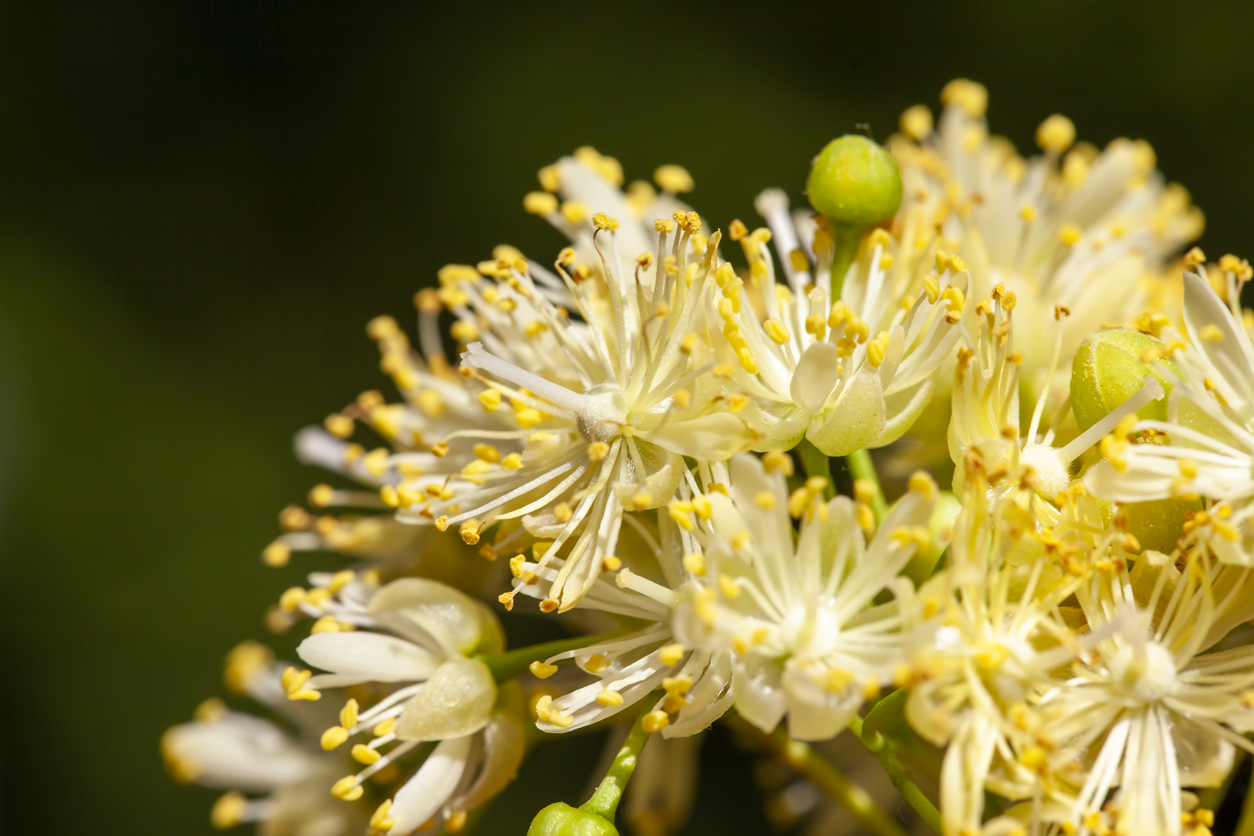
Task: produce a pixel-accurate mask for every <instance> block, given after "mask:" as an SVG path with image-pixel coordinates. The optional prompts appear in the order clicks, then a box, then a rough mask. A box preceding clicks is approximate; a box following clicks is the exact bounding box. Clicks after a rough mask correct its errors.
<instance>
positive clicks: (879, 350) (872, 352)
mask: <svg viewBox="0 0 1254 836" xmlns="http://www.w3.org/2000/svg"><path fill="white" fill-rule="evenodd" d="M890 339H892V336H891V335H890V334H889V333H888V332H887V331H881V332H880V333H879V334H878V335H877V336H876V337H875V339H873V340H871V341H870V342H869V343H867V344H866V361H867V362H868V363H870V364H871V367H872V368H876V369H878V368H879V367H880V366H882V365H883V364H884V353H885V352H887V351H888V342H889V340H890Z"/></svg>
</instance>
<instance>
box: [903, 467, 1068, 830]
mask: <svg viewBox="0 0 1254 836" xmlns="http://www.w3.org/2000/svg"><path fill="white" fill-rule="evenodd" d="M965 487H966V492H965V494H964V499H965V502H964V506H963V510H962V511H961V512H960V513H959V514H958V517H957V519H956V520H955V524H954V533H953V539H952V541H951V543H950V550H949V562H948V565H947V566H946V568H945V569H944V570H943V571H941V572H940V573H939V574H937V575H936V576H934V577H933V578H932V579H931V580H929V581H928V582H927V583H926V584H924V585H923V587H922V588H921V589H920V590H919V593H918V598H917V601H916V602H915V613H916V616H917V617H918V618H920V620H919V621H918V622H917V624H916V625H915V627H914V629H913V630H912V631H911V633H910V653H911V661H910V667H909V669H908V672H907V678H908V679H909V681H910V683H911V684H910V694H909V697H908V699H907V703H906V717H907V719H908V720H909V722H910V725H911V727H912V728H913V729H914V730H915V731H916V732H917V733H918V734H919V735H920V736H921V737H923V738H924V739H925V740H927V741H929V742H931V743H933V744H935V745H937V746H945V747H946V749H945V756H944V761H943V763H942V767H941V776H940V802H941V803H940V813H941V819H942V821H943V822H944V826H945V832H946V833H968V832H970V833H977V832H980V825H981V821H982V818H983V812H984V792H985V789H986V788H988V789H992V790H993V791H995V792H997V793H999V794H1001V795H1003V796H1005V797H1007V798H1011V799H1015V798H1025V797H1030V796H1031V795H1032V794H1033V793H1034V792H1035V793H1036V794H1037V795H1038V796H1039V795H1040V792H1041V790H1040V788H1039V786H1038V785H1037V781H1036V775H1035V774H1034V773H1032V772H1031V771H1030V770H1029V769H1027V768H1025V767H1023V766H1022V765H1020V764H1019V763H1018V762H1017V757H1018V755H1019V752H1020V751H1021V750H1022V749H1023V748H1024V746H1025V745H1030V744H1032V743H1033V740H1032V737H1031V735H1030V734H1028V730H1029V728H1030V727H1031V715H1030V711H1029V706H1030V703H1031V701H1032V699H1033V697H1034V696H1035V695H1036V694H1038V693H1039V692H1040V691H1041V690H1043V689H1044V688H1045V687H1046V686H1047V684H1048V682H1049V679H1048V676H1049V672H1050V671H1051V670H1052V669H1053V668H1055V667H1057V666H1059V665H1061V664H1065V663H1066V662H1067V661H1069V660H1070V659H1071V658H1072V655H1073V647H1072V646H1073V644H1074V642H1072V641H1071V634H1070V631H1069V629H1068V628H1067V626H1066V625H1065V624H1063V623H1061V622H1060V621H1059V620H1057V619H1056V617H1055V613H1056V612H1057V608H1058V606H1059V605H1060V604H1061V603H1062V602H1063V601H1064V600H1066V598H1067V597H1068V596H1069V595H1070V594H1071V593H1072V591H1073V590H1074V589H1075V587H1076V586H1077V584H1078V580H1076V579H1075V578H1070V579H1068V578H1066V577H1065V576H1064V575H1063V574H1062V572H1061V571H1060V568H1059V566H1058V564H1057V563H1056V562H1055V561H1054V560H1053V559H1051V557H1050V555H1049V553H1048V552H1047V551H1046V550H1045V549H1043V548H1042V546H1043V545H1044V544H1045V543H1043V542H1042V541H1045V540H1046V538H1045V537H1043V536H1042V535H1037V534H1036V533H1035V532H1034V531H1033V530H1031V529H1028V530H1022V529H1016V528H1015V526H1014V523H1015V521H1016V516H1017V515H1015V514H1014V513H1013V512H1014V511H1015V510H1016V506H1015V505H1014V504H1013V501H1012V499H1011V498H1010V497H1007V496H1005V491H1004V489H1002V488H998V487H997V486H996V485H991V486H990V485H989V484H987V483H986V482H984V481H983V478H982V472H981V471H979V470H975V469H973V470H971V471H970V472H969V473H968V474H967V477H966V486H965ZM990 493H991V494H993V495H999V496H1002V498H1001V499H1000V500H998V501H996V502H993V503H985V502H980V501H978V500H979V498H980V497H981V496H984V495H987V494H990ZM1051 545H1052V544H1051ZM1025 738H1026V742H1025Z"/></svg>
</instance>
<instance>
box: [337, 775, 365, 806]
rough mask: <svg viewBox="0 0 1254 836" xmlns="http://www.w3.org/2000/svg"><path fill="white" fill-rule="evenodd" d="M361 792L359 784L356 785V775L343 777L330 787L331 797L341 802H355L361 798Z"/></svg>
mask: <svg viewBox="0 0 1254 836" xmlns="http://www.w3.org/2000/svg"><path fill="white" fill-rule="evenodd" d="M363 792H364V790H363V789H362V787H361V784H359V783H357V776H356V775H345V776H344V777H343V778H341V779H340V780H338V781H336V782H335V783H334V784H332V785H331V795H333V796H335V797H336V798H338V799H340V800H341V801H356V800H357V799H359V798H361V796H362V793H363Z"/></svg>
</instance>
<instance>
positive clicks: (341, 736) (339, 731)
mask: <svg viewBox="0 0 1254 836" xmlns="http://www.w3.org/2000/svg"><path fill="white" fill-rule="evenodd" d="M346 740H348V729H346V728H344V727H343V726H332V727H331V728H329V729H327V730H326V731H324V732H323V733H322V741H321V742H322V748H323V750H324V751H327V752H330V751H331V750H332V749H335V748H337V747H339V746H341V745H343V743H344V741H346Z"/></svg>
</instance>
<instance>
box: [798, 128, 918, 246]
mask: <svg viewBox="0 0 1254 836" xmlns="http://www.w3.org/2000/svg"><path fill="white" fill-rule="evenodd" d="M806 194H807V196H808V197H809V198H810V205H811V206H813V207H814V208H815V209H816V210H818V211H819V212H822V213H823V214H824V215H825V216H827V219H828V220H830V221H831V222H832V223H833V224H837V225H841V226H848V227H853V228H855V229H857V230H858V232H859V233H861V232H862V230H864V229H866V227H869V226H871V225H872V224H876V223H879V222H880V221H886V220H888V219H889V218H891V217H892V216H893V215H894V214H896V212H897V207H898V206H900V205H901V172H900V171H899V170H898V169H897V162H896V161H895V160H894V159H893V155H892V154H890V153H888V151H886V150H885V149H884V148H882V147H881V146H879V145H877V144H875V143H874V142H872V141H871V140H869V139H867V138H866V137H864V136H858V135H856V134H849V135H847V136H842V137H840V138H839V139H835V140H832V141H831V142H829V143H828V144H827V146H826V147H825V148H824V149H823V150H822V151H820V152H819V155H818V156H817V157H815V158H814V165H813V167H812V168H811V169H810V176H809V177H808V178H807V179H806Z"/></svg>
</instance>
